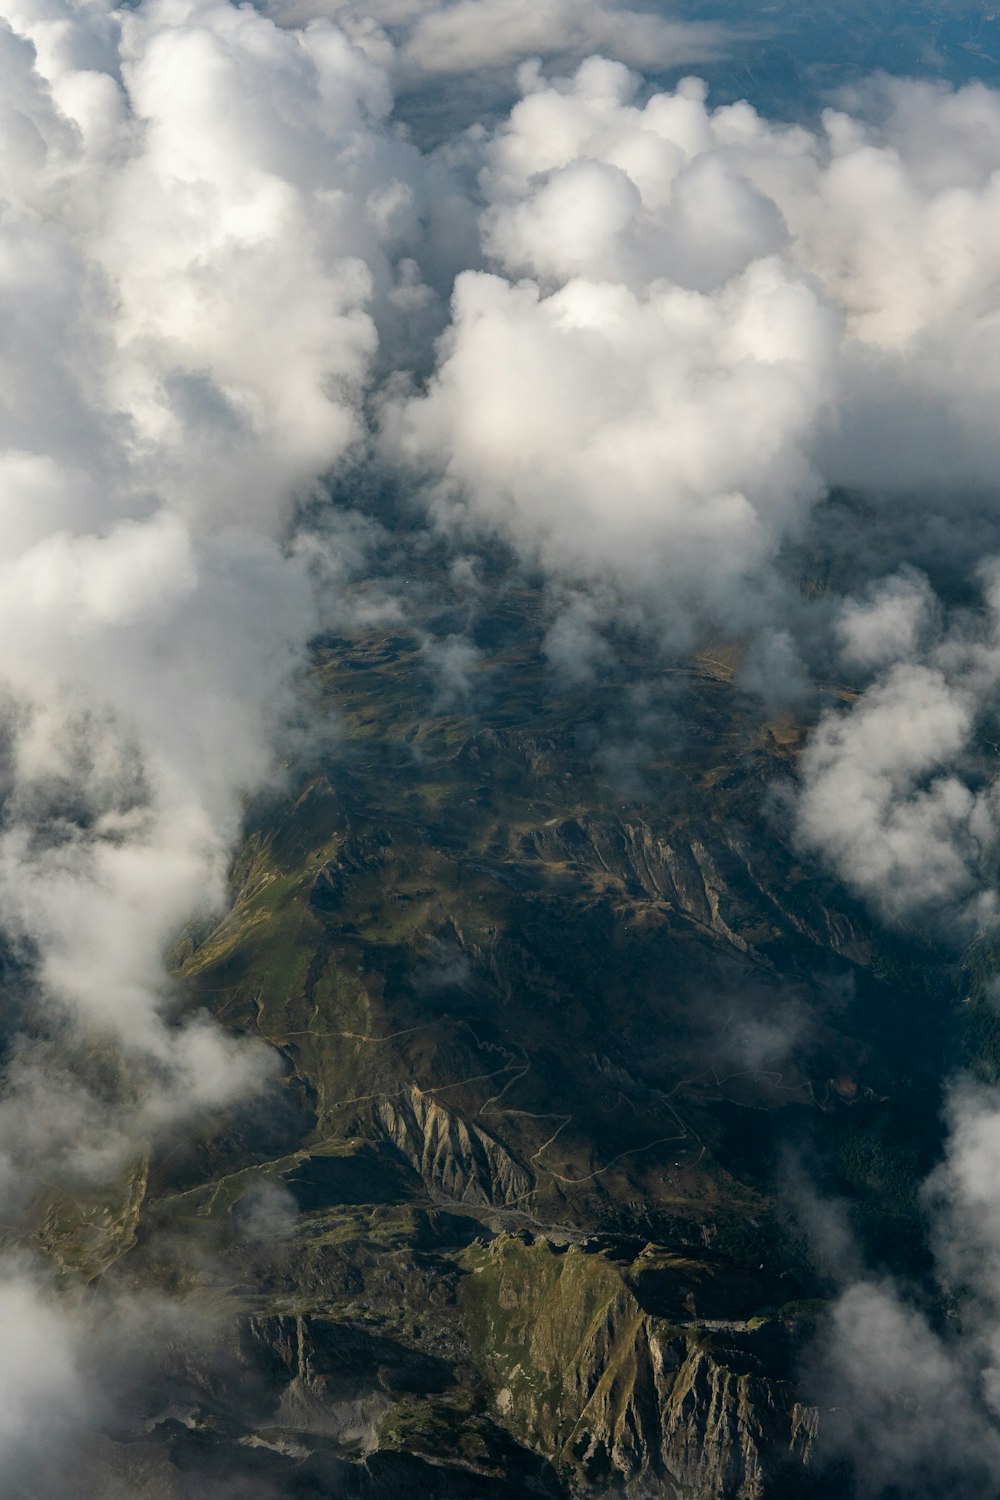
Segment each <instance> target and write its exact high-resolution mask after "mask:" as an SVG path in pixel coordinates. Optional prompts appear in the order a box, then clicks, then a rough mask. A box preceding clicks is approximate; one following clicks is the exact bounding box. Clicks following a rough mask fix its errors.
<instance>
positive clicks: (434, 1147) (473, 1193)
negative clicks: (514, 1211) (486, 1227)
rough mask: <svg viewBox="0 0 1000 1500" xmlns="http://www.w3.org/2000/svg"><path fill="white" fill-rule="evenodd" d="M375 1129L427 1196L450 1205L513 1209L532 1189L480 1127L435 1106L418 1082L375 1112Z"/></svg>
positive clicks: (527, 1177)
mask: <svg viewBox="0 0 1000 1500" xmlns="http://www.w3.org/2000/svg"><path fill="white" fill-rule="evenodd" d="M375 1121H376V1128H377V1129H379V1130H380V1131H381V1132H382V1134H383V1135H384V1137H385V1139H386V1140H387V1141H389V1142H391V1143H392V1145H394V1146H395V1147H396V1148H397V1149H398V1150H399V1151H400V1152H402V1154H403V1156H405V1157H406V1159H407V1161H409V1162H410V1163H411V1164H412V1166H413V1167H414V1169H415V1170H416V1171H417V1172H419V1174H420V1176H421V1177H422V1178H423V1181H424V1182H425V1183H426V1185H427V1189H428V1191H429V1192H431V1193H433V1194H434V1195H435V1196H437V1197H440V1198H441V1199H442V1200H444V1201H445V1202H451V1203H478V1204H492V1205H494V1206H496V1207H499V1206H501V1205H504V1204H506V1205H509V1206H511V1207H515V1206H516V1205H517V1204H519V1203H523V1202H524V1201H525V1199H526V1198H527V1197H528V1195H529V1194H530V1192H531V1190H532V1187H533V1186H534V1180H533V1178H532V1176H531V1174H530V1172H527V1171H525V1169H524V1168H523V1167H521V1166H519V1165H518V1164H517V1162H515V1160H514V1158H513V1157H512V1156H511V1154H510V1152H509V1151H506V1150H505V1149H504V1147H503V1146H502V1145H501V1143H500V1142H499V1141H498V1140H495V1139H494V1138H493V1136H491V1135H490V1134H489V1133H488V1132H487V1131H485V1130H483V1129H482V1127H481V1126H479V1125H476V1124H471V1123H469V1122H468V1121H466V1120H463V1119H462V1118H461V1117H460V1116H459V1115H457V1114H456V1113H455V1112H454V1111H453V1110H449V1109H446V1108H445V1107H444V1106H443V1105H441V1104H438V1103H437V1101H436V1099H434V1097H433V1096H432V1095H430V1094H425V1093H424V1092H423V1090H422V1089H419V1088H417V1086H416V1084H410V1086H409V1087H408V1088H403V1089H401V1090H400V1092H399V1093H398V1094H397V1095H396V1097H395V1098H389V1099H382V1100H381V1101H380V1102H379V1103H378V1105H377V1106H376V1109H375Z"/></svg>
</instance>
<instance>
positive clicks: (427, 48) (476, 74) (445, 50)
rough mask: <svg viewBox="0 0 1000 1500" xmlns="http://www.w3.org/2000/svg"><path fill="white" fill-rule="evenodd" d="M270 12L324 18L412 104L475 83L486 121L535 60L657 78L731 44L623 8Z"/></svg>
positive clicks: (687, 24)
mask: <svg viewBox="0 0 1000 1500" xmlns="http://www.w3.org/2000/svg"><path fill="white" fill-rule="evenodd" d="M267 9H268V12H269V14H272V15H273V16H274V17H275V19H276V20H278V22H279V23H280V24H281V25H283V26H292V25H294V26H301V25H303V24H305V23H306V22H307V21H310V20H313V19H315V18H316V17H317V16H324V17H329V18H332V19H334V20H336V22H337V24H338V26H340V27H342V28H343V30H344V32H345V34H346V35H347V36H349V37H350V38H351V40H352V41H353V42H354V43H355V44H356V45H357V46H358V47H360V48H361V49H362V50H363V51H364V52H365V53H366V55H368V56H370V57H371V58H372V59H373V60H375V61H377V62H378V63H379V64H381V65H382V66H383V67H385V68H386V69H387V71H388V72H389V73H390V75H391V76H392V78H393V81H394V83H395V85H396V87H397V88H398V89H399V90H400V91H401V92H402V93H403V94H404V96H405V94H406V93H407V92H409V91H411V90H415V89H420V88H424V89H426V87H427V86H428V85H431V84H433V85H440V83H441V82H442V81H446V82H447V84H448V85H449V91H448V97H444V98H440V99H439V101H438V108H439V109H442V108H443V109H447V108H448V107H449V106H453V105H454V102H455V96H456V95H458V97H459V99H460V100H461V99H462V95H463V93H464V91H465V90H466V89H467V88H468V86H469V82H470V80H472V79H475V88H476V106H477V108H478V110H479V111H480V112H482V111H483V110H484V109H487V110H488V109H489V108H490V106H491V105H493V104H494V103H497V102H507V99H506V98H505V96H509V94H510V88H511V84H512V82H513V74H514V69H515V67H516V66H517V65H518V64H519V63H521V62H524V61H525V60H526V59H530V58H540V59H545V60H547V61H550V62H557V63H558V64H560V65H563V66H566V65H567V64H571V63H574V62H578V61H580V60H581V59H583V58H585V57H587V56H588V55H589V54H591V53H601V54H606V55H608V56H611V57H614V58H617V59H618V60H620V61H621V62H624V63H626V64H628V65H629V66H631V67H636V68H644V69H647V70H652V71H656V70H657V69H661V68H668V67H676V66H679V65H682V64H689V63H693V62H700V61H707V60H709V59H711V58H714V57H716V56H718V55H720V53H723V52H724V51H725V49H726V48H727V46H728V45H729V44H730V41H731V33H730V32H729V30H728V29H727V28H726V27H724V26H722V25H720V24H719V23H717V22H711V21H708V22H706V21H687V20H682V19H680V18H679V17H673V16H671V17H668V16H664V15H660V14H658V13H657V12H656V11H653V10H646V9H641V8H637V9H633V8H631V7H629V6H628V5H627V4H623V3H620V0H540V3H539V0H536V3H529V0H445V3H439V0H370V3H368V4H359V3H357V0H270V4H269V5H268V7H267ZM484 75H485V78H484ZM491 75H492V77H493V78H494V79H496V82H495V83H492V84H491V82H490V81H489V80H490V76H491ZM497 75H499V77H497ZM484 85H485V89H486V93H485V94H484Z"/></svg>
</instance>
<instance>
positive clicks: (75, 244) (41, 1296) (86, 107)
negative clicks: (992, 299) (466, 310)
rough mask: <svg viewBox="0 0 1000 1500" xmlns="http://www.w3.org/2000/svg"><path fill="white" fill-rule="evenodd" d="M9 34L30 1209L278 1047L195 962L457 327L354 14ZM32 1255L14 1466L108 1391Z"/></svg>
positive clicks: (134, 1150)
mask: <svg viewBox="0 0 1000 1500" xmlns="http://www.w3.org/2000/svg"><path fill="white" fill-rule="evenodd" d="M0 52H2V59H0V63H2V66H3V70H4V78H5V92H4V104H3V106H2V108H3V110H4V111H5V115H4V119H3V122H2V123H3V145H2V149H0V194H2V196H3V199H4V213H3V217H2V222H0V321H2V325H3V329H4V332H3V335H2V339H0V473H2V479H3V483H2V485H0V634H2V640H0V913H2V919H0V920H2V929H3V937H4V941H5V945H6V958H7V961H8V972H9V986H8V988H9V992H10V1004H9V1006H8V1007H7V1008H6V1012H5V1014H6V1034H5V1037H4V1042H5V1073H4V1087H3V1096H2V1099H0V1197H2V1202H3V1209H4V1217H5V1222H7V1223H11V1222H14V1223H16V1222H17V1220H18V1216H19V1215H20V1214H22V1213H23V1212H25V1211H27V1210H29V1209H31V1207H32V1204H33V1203H34V1202H35V1200H36V1199H37V1195H38V1192H39V1188H40V1184H41V1183H43V1182H46V1183H51V1184H54V1185H55V1187H58V1185H60V1184H61V1185H62V1187H63V1188H64V1189H68V1188H74V1187H78V1186H80V1185H81V1184H90V1185H91V1186H93V1185H95V1184H97V1185H102V1186H112V1185H113V1184H114V1183H116V1182H120V1181H122V1180H124V1178H125V1177H126V1176H127V1175H128V1172H129V1171H130V1169H131V1168H132V1166H133V1165H134V1163H135V1161H136V1160H137V1159H138V1158H141V1157H142V1155H143V1154H144V1153H145V1152H146V1151H148V1149H149V1148H150V1147H151V1145H153V1144H154V1143H155V1142H156V1141H157V1139H159V1138H161V1137H162V1136H163V1135H164V1134H165V1133H167V1132H170V1131H173V1130H175V1129H176V1128H177V1127H178V1126H179V1125H181V1124H182V1123H183V1122H184V1121H190V1120H191V1119H192V1118H194V1117H199V1116H205V1115H210V1114H212V1113H213V1112H215V1111H218V1110H219V1109H222V1108H225V1107H227V1106H229V1105H232V1104H234V1103H236V1102H239V1101H241V1100H243V1099H244V1098H245V1097H246V1096H247V1095H248V1094H252V1093H254V1092H255V1091H257V1090H259V1089H260V1088H261V1087H262V1086H263V1085H264V1083H265V1082H266V1080H267V1079H268V1078H269V1077H270V1076H271V1073H272V1071H273V1070H272V1068H271V1064H270V1063H269V1061H268V1058H267V1055H266V1054H265V1052H264V1051H263V1049H262V1048H261V1049H258V1048H254V1047H252V1046H250V1045H248V1044H245V1043H241V1042H238V1041H236V1040H235V1039H233V1038H231V1037H229V1036H226V1035H225V1034H223V1033H222V1032H221V1031H220V1030H218V1029H217V1028H216V1027H215V1026H214V1025H213V1024H212V1023H211V1022H210V1021H209V1020H208V1018H207V1017H204V1016H197V1015H195V1016H191V1015H187V1016H185V1017H184V1018H183V1019H181V1018H179V1017H178V1016H177V1014H176V999H177V997H176V996H175V994H174V993H173V988H172V985H171V982H170V980H169V978H168V975H167V973H166V971H165V968H164V958H163V955H164V952H165V950H166V949H167V947H168V945H169V943H170V941H171V940H172V939H173V937H174V936H175V934H176V932H177V930H178V929H179V927H180V926H181V925H182V924H183V923H184V922H185V921H187V920H188V918H189V917H190V916H191V915H192V913H198V914H199V915H203V914H208V913H211V912H212V911H213V910H221V908H222V906H223V904H224V902H225V898H226V880H227V874H228V867H229V862H230V859H231V855H232V851H233V848H234V845H235V841H236V839H237V838H238V835H239V831H240V824H241V819H242V814H243V808H244V803H245V799H246V797H247V796H248V795H249V794H250V793H252V792H254V791H255V790H257V789H258V788H259V787H260V786H261V785H262V784H263V783H265V782H266V781H268V780H269V779H270V778H271V777H272V776H274V775H275V774H276V768H277V765H278V762H279V759H280V755H281V752H282V748H283V746H284V745H285V744H286V743H287V741H286V724H287V721H288V720H289V718H290V716H291V714H292V712H293V705H294V678H295V675H296V673H297V672H298V671H299V670H300V668H301V667H302V665H303V664H304V661H305V652H306V646H307V642H308V640H309V637H310V636H311V634H312V633H313V632H314V631H315V630H316V628H317V626H318V625H319V623H320V622H321V621H322V620H324V619H325V618H328V617H329V615H330V613H331V611H330V609H328V608H327V607H326V606H325V604H323V603H321V602H320V601H318V600H317V597H316V588H317V583H318V582H320V583H321V584H322V583H325V584H327V585H328V584H329V582H330V580H331V579H339V578H341V577H343V576H344V574H345V573H347V574H350V572H351V570H352V569H353V568H354V567H356V566H357V565H358V564H359V562H360V559H361V557H362V556H363V554H364V549H365V537H364V535H363V530H364V529H363V528H362V527H360V526H358V527H350V526H346V527H345V528H343V529H342V535H343V537H344V540H345V548H344V556H343V557H340V558H335V557H332V556H331V555H330V554H331V553H332V552H333V553H336V552H337V551H338V549H339V546H340V539H341V532H340V531H338V528H337V527H336V525H331V524H328V525H326V526H325V528H318V529H317V530H316V531H315V532H314V534H313V535H312V536H311V538H310V539H309V540H305V539H303V538H302V537H296V536H295V532H296V529H297V528H298V529H301V526H302V524H303V517H304V516H305V513H306V512H307V511H308V510H309V508H310V507H313V508H315V505H316V502H317V497H318V496H319V495H321V494H322V493H323V490H322V480H323V478H324V476H325V475H326V474H327V473H329V471H330V470H331V469H333V468H334V467H335V466H336V465H338V464H344V463H346V462H348V460H352V459H353V458H354V456H355V455H356V454H357V453H359V452H362V451H363V449H364V445H365V441H366V429H365V421H364V417H363V404H364V400H365V397H366V393H367V390H368V388H369V386H370V384H371V382H372V380H373V379H374V378H375V372H376V370H377V369H378V368H379V361H380V360H391V359H393V358H395V357H397V351H398V350H401V349H403V348H405V347H409V345H410V344H411V343H412V341H413V339H414V338H416V339H418V340H419V339H422V338H424V337H425V336H426V335H425V333H424V332H422V331H421V330H422V329H423V327H424V322H423V320H426V319H427V318H428V317H431V318H432V321H433V313H432V311H429V309H431V308H432V304H433V301H434V294H433V293H432V292H429V291H428V290H427V289H426V288H423V283H422V282H421V279H420V272H419V268H418V267H417V265H416V262H415V261H414V259H413V254H414V251H415V250H417V249H418V248H419V247H420V246H421V245H422V244H423V243H424V240H423V236H424V232H425V229H427V232H428V235H429V236H430V237H431V238H433V233H434V230H433V222H434V212H435V211H434V210H433V209H431V210H428V209H427V205H426V202H425V196H426V194H425V177H424V171H423V167H422V165H421V162H420V159H419V156H418V154H417V152H416V151H415V149H414V148H413V147H412V146H409V145H407V144H406V142H404V141H403V140H401V139H400V138H399V137H398V136H397V135H396V134H395V133H394V131H393V130H392V129H391V128H390V127H389V126H388V125H387V117H388V114H389V111H390V108H391V95H390V91H389V88H388V84H387V81H386V78H385V75H384V73H383V72H382V71H381V70H380V69H379V68H378V67H377V66H376V65H374V64H373V63H372V62H371V61H370V60H369V59H367V58H366V57H365V56H364V55H363V54H362V53H360V52H359V51H358V50H357V49H356V48H354V47H353V46H352V45H351V43H350V42H349V41H348V40H347V38H346V37H345V36H344V34H343V33H342V32H341V31H340V30H338V29H337V28H336V27H334V26H332V25H331V24H330V23H328V22H326V23H324V22H320V23H318V24H317V25H315V26H313V27H311V28H309V29H308V31H303V32H291V31H282V30H281V29H279V28H278V27H276V26H275V25H274V24H273V23H272V22H271V21H269V20H268V19H267V18H266V17H264V16H262V15H259V14H257V13H255V12H254V11H253V10H251V9H249V8H248V7H244V8H238V7H235V6H231V5H228V4H223V3H214V0H192V3H185V0H151V3H149V4H145V5H142V6H139V7H135V8H132V9H127V10H125V11H119V12H114V13H112V12H106V11H102V10H100V9H95V8H93V7H90V8H87V7H84V8H80V7H76V6H70V5H65V6H64V5H62V4H60V3H59V0H53V3H45V0H40V3H37V4H36V3H35V0H8V3H7V4H6V5H5V7H4V20H3V23H2V25H0ZM422 195H424V197H422ZM430 258H433V257H430ZM53 1190H55V1188H53ZM19 1266H20V1263H18V1265H14V1266H12V1265H6V1266H5V1267H4V1268H3V1269H2V1270H0V1303H2V1307H0V1314H2V1316H3V1318H4V1324H5V1329H6V1333H5V1338H6V1339H7V1343H8V1345H9V1348H10V1351H11V1363H10V1370H9V1377H10V1378H9V1380H8V1382H7V1384H4V1376H3V1372H2V1371H0V1384H4V1400H5V1411H6V1412H7V1413H8V1418H9V1421H8V1425H7V1426H5V1429H4V1433H3V1434H0V1438H4V1441H3V1442H2V1443H0V1448H2V1450H3V1451H0V1469H2V1477H0V1483H6V1482H8V1480H11V1482H13V1480H12V1476H13V1475H14V1473H15V1472H16V1468H17V1464H18V1463H19V1461H20V1460H19V1458H18V1453H17V1443H16V1442H15V1441H14V1439H13V1438H10V1441H7V1440H6V1439H7V1438H8V1437H10V1432H9V1431H8V1428H10V1429H13V1428H17V1429H19V1430H20V1431H21V1433H22V1435H23V1436H24V1438H25V1440H26V1441H30V1440H33V1439H34V1438H36V1437H37V1435H38V1431H39V1430H40V1426H39V1424H40V1422H41V1419H42V1417H43V1414H44V1416H45V1425H46V1430H47V1431H48V1430H49V1424H48V1414H49V1413H50V1412H51V1414H52V1428H51V1432H52V1439H53V1445H56V1442H57V1439H58V1433H59V1430H60V1428H61V1427H63V1426H66V1425H67V1424H68V1425H69V1426H72V1424H73V1423H74V1422H76V1421H77V1419H78V1417H79V1418H81V1419H83V1418H87V1417H93V1416H94V1414H95V1406H94V1399H95V1393H96V1392H97V1391H98V1390H99V1388H100V1382H99V1381H96V1380H84V1381H82V1382H81V1381H79V1380H78V1378H77V1375H76V1373H75V1371H76V1366H77V1362H78V1356H79V1354H80V1349H81V1347H84V1346H86V1343H87V1339H88V1337H89V1333H88V1329H89V1330H90V1332H92V1331H93V1319H92V1318H90V1317H89V1315H88V1314H87V1313H86V1311H85V1310H84V1309H82V1308H80V1307H76V1306H75V1304H72V1298H70V1297H69V1296H68V1294H67V1297H64V1298H62V1299H60V1298H58V1297H56V1296H55V1295H53V1294H52V1293H51V1292H50V1290H49V1289H48V1287H47V1286H46V1284H45V1280H44V1278H43V1277H41V1276H40V1273H36V1271H35V1270H32V1269H30V1268H29V1269H28V1270H25V1271H24V1272H23V1274H22V1271H21V1270H20V1269H19V1268H18V1267H19ZM22 1326H23V1327H25V1329H27V1328H29V1327H30V1328H31V1330H32V1339H33V1349H32V1359H31V1361H29V1363H30V1364H31V1365H32V1370H34V1371H36V1372H37V1379H36V1377H35V1375H30V1377H29V1376H28V1375H26V1373H25V1367H24V1365H23V1359H22V1353H23V1351H21V1353H19V1352H18V1351H19V1350H20V1349H21V1345H20V1343H19V1342H18V1341H19V1340H20V1339H21V1334H20V1332H19V1330H20V1329H21V1328H22ZM24 1336H25V1338H26V1337H27V1333H25V1335H24ZM18 1360H21V1364H22V1368H21V1369H20V1371H18V1369H17V1361H18ZM18 1381H19V1384H18ZM11 1383H13V1384H16V1385H17V1386H18V1389H17V1392H15V1393H13V1394H11V1393H9V1392H8V1389H7V1386H8V1385H9V1384H11ZM57 1408H58V1410H57ZM64 1419H65V1420H64ZM52 1492H53V1493H59V1492H63V1493H64V1492H65V1490H63V1491H60V1490H59V1486H58V1484H55V1487H54V1488H53V1490H52Z"/></svg>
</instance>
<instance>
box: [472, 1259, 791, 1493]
mask: <svg viewBox="0 0 1000 1500" xmlns="http://www.w3.org/2000/svg"><path fill="white" fill-rule="evenodd" d="M472 1272H473V1273H472V1275H471V1276H470V1277H469V1279H468V1282H467V1284H466V1287H465V1290H464V1310H465V1319H466V1326H467V1330H468V1332H469V1336H470V1340H471V1342H472V1343H473V1346H474V1347H478V1348H479V1350H480V1351H481V1358H482V1359H483V1362H484V1365H485V1367H486V1368H487V1370H488V1371H489V1374H490V1377H491V1379H492V1381H493V1383H494V1387H495V1400H496V1403H497V1407H498V1409H499V1411H500V1412H501V1413H502V1414H503V1415H504V1418H505V1420H506V1421H507V1422H508V1424H509V1425H510V1426H512V1427H513V1428H515V1429H516V1430H517V1431H518V1432H519V1434H520V1435H521V1437H522V1439H523V1440H524V1441H525V1442H527V1443H528V1444H530V1445H531V1446H533V1447H536V1448H538V1449H539V1450H541V1451H543V1452H548V1453H551V1454H554V1455H557V1462H558V1465H559V1467H560V1470H561V1471H562V1472H563V1473H564V1474H565V1476H566V1479H567V1482H568V1484H569V1486H570V1489H571V1492H574V1493H586V1492H588V1491H589V1492H591V1493H592V1492H593V1489H594V1487H595V1486H598V1487H599V1486H600V1485H601V1484H612V1485H617V1486H623V1485H624V1487H625V1492H626V1493H627V1494H628V1495H630V1496H635V1497H639V1496H647V1495H648V1496H653V1495H656V1496H665V1497H671V1500H672V1497H676V1500H693V1497H697V1500H732V1497H738V1500H768V1497H769V1496H773V1495H777V1494H779V1493H782V1491H781V1490H780V1488H778V1487H776V1486H777V1485H780V1482H781V1480H782V1478H784V1477H787V1475H788V1474H789V1472H790V1471H792V1472H795V1473H797V1476H798V1479H799V1481H800V1482H801V1481H802V1480H803V1474H804V1469H805V1467H806V1466H808V1463H809V1459H810V1456H811V1453H812V1449H813V1445H814V1442H815V1438H816V1434H817V1427H818V1413H817V1412H816V1411H815V1409H813V1408H807V1407H803V1406H801V1405H799V1404H797V1403H796V1401H795V1399H794V1397H793V1394H792V1390H791V1387H790V1386H789V1385H788V1383H787V1382H786V1381H785V1380H784V1379H783V1378H781V1376H780V1374H776V1373H775V1371H776V1370H777V1369H779V1368H780V1359H778V1358H776V1355H778V1354H779V1352H780V1351H779V1349H778V1347H777V1346H778V1345H779V1344H780V1341H781V1332H780V1329H779V1328H778V1327H777V1325H776V1324H775V1323H774V1322H773V1321H770V1320H766V1319H749V1320H746V1319H729V1320H726V1321H725V1322H722V1321H720V1320H717V1321H715V1322H707V1321H705V1320H701V1321H696V1320H694V1319H689V1320H680V1319H678V1320H677V1321H674V1320H672V1319H668V1318H665V1317H660V1316H656V1315H654V1314H651V1313H649V1312H646V1311H645V1310H644V1309H643V1308H642V1306H641V1305H640V1303H639V1301H638V1299H637V1297H636V1296H635V1294H634V1292H633V1291H632V1290H631V1288H630V1286H629V1284H628V1282H627V1279H626V1278H625V1277H623V1275H622V1273H621V1271H620V1270H619V1268H618V1267H617V1266H616V1265H614V1264H612V1263H611V1262H610V1261H609V1260H608V1259H607V1258H606V1257H604V1256H603V1255H600V1254H594V1255H592V1254H587V1253H585V1251H583V1250H582V1249H580V1248H578V1247H575V1246H571V1247H570V1248H569V1249H568V1250H565V1251H563V1252H562V1253H557V1252H556V1251H555V1250H554V1249H553V1248H551V1247H549V1246H547V1245H544V1244H535V1245H531V1246H525V1245H524V1244H522V1243H521V1242H519V1241H517V1240H512V1239H507V1238H505V1237H501V1238H500V1239H498V1240H496V1241H495V1242H494V1243H493V1244H492V1245H491V1246H490V1247H489V1249H488V1250H485V1251H483V1252H481V1253H479V1255H478V1259H475V1258H474V1260H473V1267H472ZM798 1492H799V1493H801V1492H802V1491H801V1490H799V1491H798Z"/></svg>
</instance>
